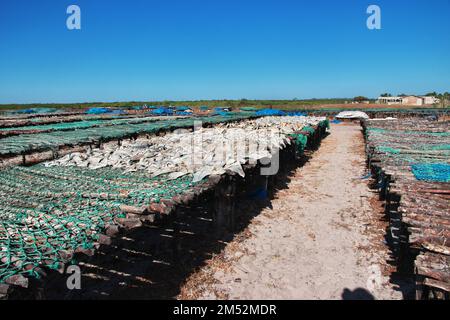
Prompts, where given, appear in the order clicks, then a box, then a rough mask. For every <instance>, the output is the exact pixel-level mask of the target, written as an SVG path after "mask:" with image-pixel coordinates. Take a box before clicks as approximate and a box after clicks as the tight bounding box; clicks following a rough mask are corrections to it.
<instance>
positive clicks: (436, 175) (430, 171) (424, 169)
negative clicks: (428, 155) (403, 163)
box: [411, 163, 450, 182]
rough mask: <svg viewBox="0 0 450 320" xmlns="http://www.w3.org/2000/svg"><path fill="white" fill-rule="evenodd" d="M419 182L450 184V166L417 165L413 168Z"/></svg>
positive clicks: (443, 164)
mask: <svg viewBox="0 0 450 320" xmlns="http://www.w3.org/2000/svg"><path fill="white" fill-rule="evenodd" d="M411 169H412V172H413V174H414V176H415V177H416V179H417V180H422V181H434V182H450V164H446V163H417V164H413V165H412V166H411Z"/></svg>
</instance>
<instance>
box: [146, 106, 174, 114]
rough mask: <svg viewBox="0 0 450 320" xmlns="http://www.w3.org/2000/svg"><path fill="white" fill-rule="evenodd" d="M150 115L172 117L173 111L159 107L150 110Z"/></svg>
mask: <svg viewBox="0 0 450 320" xmlns="http://www.w3.org/2000/svg"><path fill="white" fill-rule="evenodd" d="M151 113H152V114H156V115H159V116H167V115H172V114H173V110H172V109H169V108H165V107H159V108H156V109H154V110H152V111H151Z"/></svg>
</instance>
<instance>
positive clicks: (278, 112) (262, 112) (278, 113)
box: [256, 109, 286, 116]
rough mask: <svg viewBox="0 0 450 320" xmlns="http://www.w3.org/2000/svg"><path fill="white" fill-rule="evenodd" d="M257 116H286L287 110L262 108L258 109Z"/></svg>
mask: <svg viewBox="0 0 450 320" xmlns="http://www.w3.org/2000/svg"><path fill="white" fill-rule="evenodd" d="M256 115H257V116H285V115H286V112H284V111H282V110H277V109H261V110H258V111H256Z"/></svg>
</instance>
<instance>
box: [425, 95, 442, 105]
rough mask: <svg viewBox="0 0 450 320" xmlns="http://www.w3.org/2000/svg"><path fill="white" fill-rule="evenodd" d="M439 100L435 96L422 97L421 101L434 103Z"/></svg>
mask: <svg viewBox="0 0 450 320" xmlns="http://www.w3.org/2000/svg"><path fill="white" fill-rule="evenodd" d="M439 102H440V100H439V99H438V98H436V97H433V96H431V97H423V103H424V104H435V103H439Z"/></svg>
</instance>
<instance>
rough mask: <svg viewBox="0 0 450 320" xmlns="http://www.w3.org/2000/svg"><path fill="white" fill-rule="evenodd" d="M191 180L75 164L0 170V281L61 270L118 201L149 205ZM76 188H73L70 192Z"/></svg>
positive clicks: (86, 244) (95, 236)
mask: <svg viewBox="0 0 450 320" xmlns="http://www.w3.org/2000/svg"><path fill="white" fill-rule="evenodd" d="M192 185H194V183H192V177H189V176H184V177H181V178H178V179H175V180H167V179H165V177H164V176H160V177H156V178H149V177H147V176H146V175H144V174H143V173H139V172H133V173H132V174H124V173H122V171H121V170H117V169H113V168H102V169H98V170H87V169H83V168H79V167H52V168H47V167H44V166H42V165H37V166H33V167H29V168H26V167H12V168H9V169H5V170H2V171H0V196H1V198H2V202H1V206H0V283H1V282H3V281H4V280H5V279H6V278H8V277H10V276H12V275H15V274H26V275H31V276H34V277H39V274H38V273H37V272H36V268H37V267H38V266H39V267H47V268H49V269H59V268H60V267H61V266H62V265H63V264H64V263H65V262H66V261H65V259H66V252H73V251H74V250H76V249H77V248H80V247H81V248H85V249H86V248H90V247H92V244H93V243H94V242H95V241H96V240H97V239H98V236H99V234H100V233H101V232H102V231H103V229H104V228H105V225H107V224H108V223H112V221H113V219H114V218H115V217H119V218H120V217H122V216H121V215H122V212H121V210H120V209H119V206H120V205H121V204H125V205H131V206H144V205H148V203H149V200H152V201H155V202H158V201H159V200H160V199H163V198H170V197H173V196H174V195H176V194H179V193H181V192H183V191H184V190H186V189H187V188H189V187H190V186H192ZM68 190H77V191H68Z"/></svg>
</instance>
